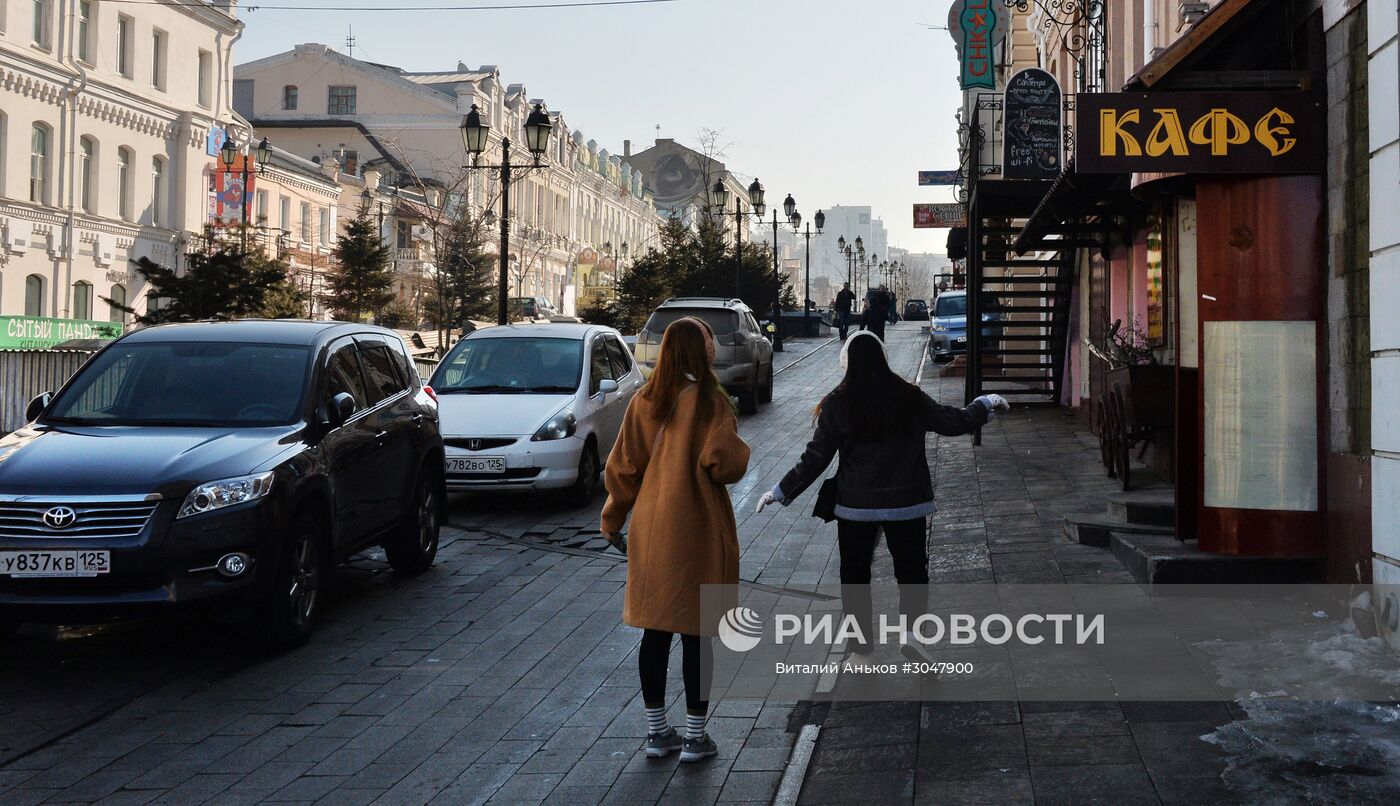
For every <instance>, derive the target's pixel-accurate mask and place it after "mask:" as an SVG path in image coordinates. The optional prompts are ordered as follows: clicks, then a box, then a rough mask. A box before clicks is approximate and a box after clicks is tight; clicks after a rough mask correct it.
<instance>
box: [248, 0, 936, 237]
mask: <svg viewBox="0 0 1400 806" xmlns="http://www.w3.org/2000/svg"><path fill="white" fill-rule="evenodd" d="M267 1H268V2H269V3H270V4H273V5H276V4H279V3H280V4H287V5H298V6H302V5H325V6H353V5H389V4H399V5H438V6H443V5H472V4H477V3H482V4H504V3H514V2H523V1H525V0H267ZM536 1H537V2H550V1H551V0H536ZM553 1H555V2H557V1H558V0H553ZM252 2H256V0H252ZM950 3H951V0H678V2H672V3H660V4H655V5H635V6H613V7H594V8H577V9H547V10H498V11H433V12H407V11H397V12H392V13H368V12H366V13H347V12H343V11H278V10H272V9H262V10H256V11H252V12H248V11H244V12H243V19H244V20H245V22H246V23H247V25H248V28H247V31H246V32H245V33H244V35H243V38H242V39H241V40H240V41H239V42H238V45H237V50H236V52H235V59H236V60H237V61H238V62H240V63H241V62H246V61H250V60H252V59H257V58H261V57H263V56H268V55H271V54H274V53H280V52H282V51H285V50H288V49H290V48H291V47H292V46H293V45H295V44H297V43H302V42H321V43H324V44H327V45H329V46H331V47H332V48H334V49H336V50H340V51H342V52H343V51H344V50H345V36H346V33H347V29H348V27H349V26H351V25H353V26H354V31H355V39H356V40H357V45H356V48H355V56H356V57H358V58H362V59H366V60H369V61H375V62H381V63H387V64H393V65H396V66H398V67H402V68H405V69H408V70H445V69H451V68H454V67H455V66H456V64H457V62H458V61H459V60H460V61H463V62H466V63H467V64H468V65H471V66H473V67H474V66H477V65H481V64H496V65H499V66H500V68H501V71H502V77H503V79H504V80H505V81H506V82H507V83H518V82H519V83H524V84H525V86H526V87H527V88H528V90H529V92H530V94H531V96H534V97H541V98H544V99H545V100H546V101H547V102H548V103H549V106H550V107H551V108H552V109H555V110H558V111H562V112H563V113H564V114H565V116H566V117H567V119H568V121H569V125H570V126H573V127H574V128H577V129H580V130H582V131H583V132H584V133H585V134H586V135H588V136H589V137H591V138H593V139H596V140H597V141H598V142H599V143H600V144H601V145H603V146H604V147H605V148H607V149H608V150H610V151H612V152H614V153H621V150H622V141H623V140H624V139H631V140H632V142H633V144H634V146H633V147H634V149H636V150H640V149H641V148H643V147H645V146H646V145H647V144H648V143H650V142H651V141H652V140H653V139H654V138H655V137H656V126H657V125H658V124H659V125H660V126H661V136H662V137H673V138H675V139H677V140H680V141H682V142H685V143H687V144H691V145H693V144H694V141H695V139H696V134H697V132H698V131H699V130H700V129H701V128H712V129H718V130H720V131H722V132H723V138H722V139H723V142H724V143H726V144H727V145H728V148H727V154H726V157H725V162H726V164H727V165H728V166H729V167H730V169H731V170H733V171H735V172H736V173H738V174H741V175H744V176H754V175H756V176H758V177H759V178H760V179H761V180H762V181H763V184H764V186H765V187H767V189H768V195H769V201H770V202H773V201H777V202H781V201H782V199H783V197H784V196H785V195H786V194H788V193H791V194H792V195H793V197H794V198H795V199H796V201H797V203H798V209H799V211H800V212H801V213H802V214H803V217H804V218H805V219H807V220H810V219H811V217H812V215H813V214H814V213H815V212H816V210H817V209H818V208H819V207H829V206H832V205H836V204H846V205H858V204H869V205H871V206H873V207H874V208H875V213H876V215H878V216H880V217H882V218H884V220H885V226H886V227H887V228H888V229H889V231H890V239H891V244H892V245H894V246H899V247H902V248H905V249H909V250H911V251H916V252H942V251H944V243H945V241H946V239H947V230H915V229H914V228H913V221H912V212H911V207H912V205H913V204H914V202H919V201H948V200H951V198H952V197H951V191H950V190H948V189H946V188H920V187H918V184H917V176H916V171H918V170H919V169H930V170H944V169H953V168H956V167H957V139H956V137H955V133H954V122H953V117H952V116H953V113H954V111H955V110H956V108H957V103H958V97H959V95H958V89H957V70H956V61H955V58H954V55H953V42H952V40H951V39H950V38H949V36H948V32H947V31H942V30H930V29H928V28H926V27H924V26H923V25H920V23H928V24H932V25H940V26H941V25H944V24H946V21H947V17H948V7H949V5H950ZM840 234H841V233H831V235H832V236H833V237H834V236H836V235H840ZM833 248H834V247H833Z"/></svg>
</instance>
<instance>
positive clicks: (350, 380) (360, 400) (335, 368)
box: [326, 342, 365, 411]
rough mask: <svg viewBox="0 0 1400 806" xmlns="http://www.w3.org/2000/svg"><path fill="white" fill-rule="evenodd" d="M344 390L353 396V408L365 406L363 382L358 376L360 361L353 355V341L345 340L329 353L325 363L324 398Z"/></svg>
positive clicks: (329, 397) (328, 398) (358, 408)
mask: <svg viewBox="0 0 1400 806" xmlns="http://www.w3.org/2000/svg"><path fill="white" fill-rule="evenodd" d="M342 392H344V393H345V394H348V395H350V396H351V397H353V398H355V410H356V411H359V410H360V409H363V408H364V407H365V382H364V379H363V378H361V377H360V361H359V359H358V358H356V357H355V343H354V342H345V343H344V344H342V345H341V346H339V347H337V348H336V350H335V352H333V353H331V357H330V360H329V361H328V362H327V363H326V399H327V400H330V399H331V398H333V397H335V396H336V395H338V394H341V393H342Z"/></svg>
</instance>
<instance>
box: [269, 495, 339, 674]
mask: <svg viewBox="0 0 1400 806" xmlns="http://www.w3.org/2000/svg"><path fill="white" fill-rule="evenodd" d="M329 576H330V557H329V556H328V554H327V553H326V545H325V540H324V537H323V534H322V531H321V528H320V523H319V522H318V521H317V519H316V517H315V516H314V515H312V514H311V513H309V512H308V513H303V514H302V515H300V516H298V517H297V519H296V521H295V522H294V523H293V525H292V530H291V535H290V539H289V540H288V542H287V546H286V548H285V549H284V550H283V552H282V556H281V557H280V558H279V559H278V563H277V569H276V571H275V572H274V575H273V581H272V590H271V591H270V592H269V593H268V595H267V598H266V599H264V600H263V601H262V604H260V605H259V606H258V612H257V614H256V615H255V616H254V627H255V628H256V629H257V632H258V635H259V637H260V638H261V640H262V641H264V642H265V643H267V644H270V645H271V646H273V647H276V648H280V649H284V648H289V647H296V646H301V645H302V644H304V643H306V641H307V639H309V638H310V637H311V633H312V632H313V631H314V630H315V629H316V622H318V621H319V620H320V618H321V605H322V603H323V601H324V599H325V592H326V591H325V589H326V582H327V579H328V577H329Z"/></svg>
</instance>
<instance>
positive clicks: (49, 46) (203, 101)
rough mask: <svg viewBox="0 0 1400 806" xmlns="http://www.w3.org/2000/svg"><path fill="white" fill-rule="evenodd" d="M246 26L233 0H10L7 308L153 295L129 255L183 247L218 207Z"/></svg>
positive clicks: (0, 91)
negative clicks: (233, 61)
mask: <svg viewBox="0 0 1400 806" xmlns="http://www.w3.org/2000/svg"><path fill="white" fill-rule="evenodd" d="M241 29H242V23H240V22H239V21H238V19H237V17H236V7H235V6H234V5H233V4H232V3H231V2H229V0H215V1H214V2H210V3H204V2H189V1H188V0H183V1H180V2H176V1H175V0H171V1H170V2H166V1H165V0H156V1H154V2H148V3H114V2H104V1H103V0H32V2H22V3H21V2H6V3H5V6H4V9H3V11H0V226H3V237H2V238H0V316H28V317H40V318H43V319H53V318H59V319H74V320H101V321H108V320H111V321H120V320H121V319H122V315H121V313H120V312H119V311H117V310H116V309H115V308H109V306H108V305H106V304H104V303H103V302H102V298H103V297H109V298H112V299H115V300H118V301H120V300H126V301H127V302H128V304H133V305H134V306H135V307H137V308H138V309H140V308H143V307H144V302H143V301H142V290H143V289H142V285H141V283H142V281H141V280H140V279H139V276H138V275H136V274H135V273H134V272H133V271H131V264H130V260H131V259H132V258H138V257H149V258H151V259H152V260H154V261H156V262H158V263H161V264H164V265H172V264H175V263H177V262H179V261H180V260H181V258H182V252H183V249H182V244H183V242H184V239H185V237H186V236H187V235H188V234H190V233H197V232H199V231H200V230H201V229H202V227H203V224H204V222H205V220H206V218H207V216H208V210H209V206H210V203H211V196H210V193H209V187H210V177H211V173H212V171H214V170H215V166H216V159H217V158H216V156H215V154H216V153H217V145H218V142H219V140H218V137H219V135H221V134H222V131H223V129H224V126H225V125H226V124H227V123H228V122H230V121H231V119H232V109H231V103H230V88H231V84H230V78H231V65H230V63H229V52H230V47H231V46H232V44H233V42H234V40H235V39H236V38H237V36H238V34H239V32H240V30H241ZM211 135H212V136H211ZM14 322H15V320H8V321H7V327H10V326H13V325H14ZM31 327H32V325H31ZM0 335H3V334H0ZM5 343H6V345H7V346H20V345H15V344H11V343H9V342H8V341H7V342H5ZM24 346H44V345H41V344H33V343H31V344H26V345H24Z"/></svg>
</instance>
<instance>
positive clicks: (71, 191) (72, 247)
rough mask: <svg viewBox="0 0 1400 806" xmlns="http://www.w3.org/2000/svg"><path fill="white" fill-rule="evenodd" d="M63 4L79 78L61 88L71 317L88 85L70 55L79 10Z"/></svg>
mask: <svg viewBox="0 0 1400 806" xmlns="http://www.w3.org/2000/svg"><path fill="white" fill-rule="evenodd" d="M64 5H65V6H66V11H63V12H60V14H59V19H62V20H64V26H65V28H66V29H67V30H65V31H64V32H63V33H64V36H63V38H62V40H61V41H62V42H64V47H63V60H64V62H65V63H66V64H67V65H68V66H70V67H71V68H72V69H73V70H74V71H76V73H77V78H78V82H77V84H76V85H74V84H73V83H72V81H71V80H70V81H69V86H68V88H67V89H66V90H65V92H64V96H65V97H64V107H65V109H64V126H65V127H66V128H67V129H68V131H67V132H65V135H66V136H65V138H64V139H65V141H66V144H67V147H68V160H67V165H66V168H67V171H68V175H67V177H65V178H66V179H67V180H68V182H67V185H68V188H67V190H68V192H67V197H68V198H67V203H66V204H65V207H66V208H67V210H66V211H65V212H66V215H65V217H64V225H63V227H64V232H63V245H64V264H65V268H66V269H67V272H66V273H67V275H68V276H67V282H66V283H65V285H64V287H63V289H62V292H61V293H62V294H63V297H62V298H63V300H64V301H65V305H64V308H63V313H64V317H63V318H65V319H71V318H72V314H73V297H72V294H73V258H74V255H75V253H76V252H77V251H78V243H77V237H76V236H77V229H76V215H77V214H76V207H77V189H78V170H77V168H78V138H79V134H78V96H79V95H81V94H82V92H83V90H85V89H87V85H88V73H87V71H86V70H84V69H83V66H82V65H81V64H79V63H78V59H77V57H76V56H74V55H73V52H74V45H75V43H76V37H77V21H76V20H75V19H74V18H75V17H76V16H77V13H78V2H77V0H64ZM92 290H93V302H94V303H95V302H96V299H97V284H96V283H94V284H93V286H92ZM54 291H55V292H59V291H60V289H54ZM94 315H95V314H94V313H93V311H92V310H91V308H89V310H88V317H89V318H91V317H92V316H94Z"/></svg>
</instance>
